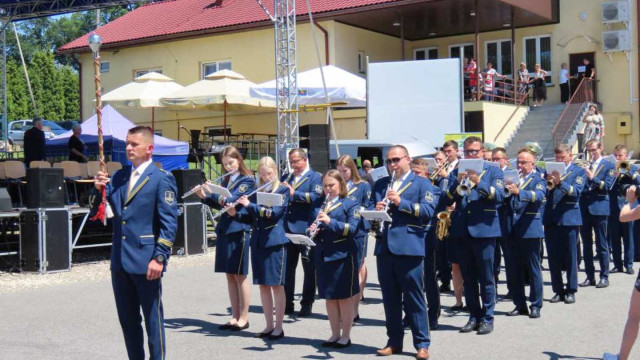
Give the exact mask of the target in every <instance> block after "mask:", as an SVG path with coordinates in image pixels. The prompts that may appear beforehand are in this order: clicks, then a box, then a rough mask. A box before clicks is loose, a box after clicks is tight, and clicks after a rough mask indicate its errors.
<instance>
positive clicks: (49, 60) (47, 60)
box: [29, 51, 64, 120]
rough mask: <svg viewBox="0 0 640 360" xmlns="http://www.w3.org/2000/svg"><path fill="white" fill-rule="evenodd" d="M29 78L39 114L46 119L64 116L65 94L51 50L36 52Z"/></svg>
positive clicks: (56, 118)
mask: <svg viewBox="0 0 640 360" xmlns="http://www.w3.org/2000/svg"><path fill="white" fill-rule="evenodd" d="M29 78H30V80H31V88H32V89H33V96H34V97H35V99H36V106H37V107H38V115H39V116H40V117H42V118H45V119H51V120H60V116H64V94H63V92H62V83H61V81H60V75H59V74H58V72H57V71H56V66H55V63H54V59H53V54H52V53H51V52H50V51H38V52H36V53H35V55H34V56H33V61H32V62H31V64H30V67H29Z"/></svg>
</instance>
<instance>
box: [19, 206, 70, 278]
mask: <svg viewBox="0 0 640 360" xmlns="http://www.w3.org/2000/svg"><path fill="white" fill-rule="evenodd" d="M70 248H71V232H70V230H69V211H68V210H67V209H47V210H44V209H37V210H36V209H33V210H24V211H22V212H21V213H20V269H21V270H22V271H32V272H39V273H48V272H57V271H69V270H70V269H71V251H70Z"/></svg>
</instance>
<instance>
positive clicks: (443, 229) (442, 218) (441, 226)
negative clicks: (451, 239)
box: [436, 210, 451, 241]
mask: <svg viewBox="0 0 640 360" xmlns="http://www.w3.org/2000/svg"><path fill="white" fill-rule="evenodd" d="M436 218H437V219H438V224H437V225H436V237H437V238H438V240H440V241H443V240H444V239H445V238H446V237H447V236H449V227H451V210H445V211H440V212H439V213H438V214H437V215H436Z"/></svg>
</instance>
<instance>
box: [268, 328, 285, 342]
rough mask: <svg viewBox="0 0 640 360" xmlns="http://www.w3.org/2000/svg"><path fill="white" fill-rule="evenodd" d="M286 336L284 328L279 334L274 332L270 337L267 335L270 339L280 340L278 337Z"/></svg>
mask: <svg viewBox="0 0 640 360" xmlns="http://www.w3.org/2000/svg"><path fill="white" fill-rule="evenodd" d="M283 337H284V330H283V331H282V332H281V333H280V334H278V335H273V333H272V334H271V335H269V337H267V339H268V340H278V339H282V338H283Z"/></svg>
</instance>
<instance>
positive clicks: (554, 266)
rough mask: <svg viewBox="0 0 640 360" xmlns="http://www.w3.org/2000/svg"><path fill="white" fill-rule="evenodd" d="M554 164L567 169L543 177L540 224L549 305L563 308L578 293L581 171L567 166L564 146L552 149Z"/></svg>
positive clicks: (582, 171)
mask: <svg viewBox="0 0 640 360" xmlns="http://www.w3.org/2000/svg"><path fill="white" fill-rule="evenodd" d="M554 152H555V160H556V161H558V162H563V163H565V165H566V166H567V168H566V173H565V174H564V175H562V176H561V175H560V174H558V172H557V171H554V172H553V173H552V174H549V173H547V181H548V182H549V183H548V184H547V186H549V187H551V189H550V190H549V191H548V193H547V197H548V199H547V203H546V206H545V209H544V215H543V218H542V219H543V224H544V235H545V239H544V241H545V244H546V248H547V253H548V255H549V272H550V273H551V287H552V289H553V292H554V293H555V295H554V296H553V298H551V300H550V302H551V303H557V302H560V301H564V302H565V303H566V304H573V303H575V302H576V298H575V293H576V291H578V259H577V245H576V244H577V240H578V229H579V227H580V226H581V225H582V217H581V216H580V205H579V200H580V194H581V193H582V190H583V189H584V185H585V181H586V179H585V176H586V174H585V171H584V169H583V168H581V167H579V166H577V165H575V164H573V163H572V162H571V159H572V155H571V149H569V147H568V146H567V145H565V144H558V145H556V147H555V149H554ZM563 270H566V272H567V286H566V288H565V286H564V283H563V281H562V271H563Z"/></svg>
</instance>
